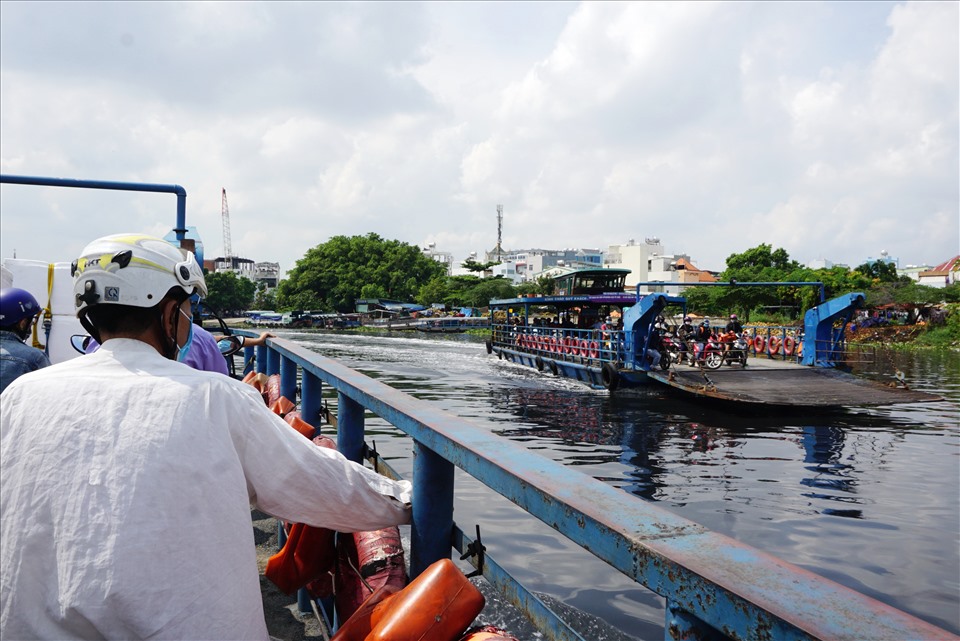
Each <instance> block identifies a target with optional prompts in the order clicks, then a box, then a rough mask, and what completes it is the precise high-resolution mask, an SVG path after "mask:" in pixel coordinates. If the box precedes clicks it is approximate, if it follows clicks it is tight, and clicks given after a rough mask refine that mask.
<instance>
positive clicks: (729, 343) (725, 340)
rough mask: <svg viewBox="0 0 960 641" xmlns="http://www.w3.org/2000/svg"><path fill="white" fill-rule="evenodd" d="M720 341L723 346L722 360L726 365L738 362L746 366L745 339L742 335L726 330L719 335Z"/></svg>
mask: <svg viewBox="0 0 960 641" xmlns="http://www.w3.org/2000/svg"><path fill="white" fill-rule="evenodd" d="M720 343H721V345H722V346H723V348H724V352H723V360H724V362H725V363H726V364H727V365H731V366H732V365H733V364H734V363H736V364H739V365H740V366H741V367H746V366H747V339H746V338H744V335H743V334H742V333H741V334H736V333H734V332H727V333H725V334H723V335H722V336H720Z"/></svg>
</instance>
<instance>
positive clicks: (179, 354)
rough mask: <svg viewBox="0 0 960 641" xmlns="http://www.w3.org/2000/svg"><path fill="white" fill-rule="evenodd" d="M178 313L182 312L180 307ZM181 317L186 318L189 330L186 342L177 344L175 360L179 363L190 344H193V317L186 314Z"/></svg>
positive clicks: (187, 351) (184, 356) (188, 350)
mask: <svg viewBox="0 0 960 641" xmlns="http://www.w3.org/2000/svg"><path fill="white" fill-rule="evenodd" d="M180 313H181V314H183V310H182V309H181V310H180ZM183 317H184V318H186V319H187V326H188V327H189V330H188V331H187V342H185V343H184V344H183V347H180V346H179V345H178V346H177V360H178V361H180V362H181V363H182V362H183V361H184V359H186V358H187V354H188V353H189V352H190V346H191V345H192V344H193V319H192V318H190V317H189V316H187V315H186V314H183Z"/></svg>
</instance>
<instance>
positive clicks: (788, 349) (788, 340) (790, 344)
mask: <svg viewBox="0 0 960 641" xmlns="http://www.w3.org/2000/svg"><path fill="white" fill-rule="evenodd" d="M794 347H796V341H794V340H793V336H785V337H784V339H783V353H784V354H785V355H786V356H793V348H794Z"/></svg>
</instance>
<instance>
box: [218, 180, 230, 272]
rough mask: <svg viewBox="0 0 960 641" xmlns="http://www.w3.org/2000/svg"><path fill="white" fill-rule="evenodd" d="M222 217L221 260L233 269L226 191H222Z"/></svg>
mask: <svg viewBox="0 0 960 641" xmlns="http://www.w3.org/2000/svg"><path fill="white" fill-rule="evenodd" d="M220 213H221V215H222V217H223V259H224V261H225V262H226V263H227V264H229V265H230V266H231V267H233V248H232V247H231V246H230V208H229V207H227V190H226V188H224V189H223V199H222V201H221V205H220Z"/></svg>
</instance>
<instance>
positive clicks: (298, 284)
mask: <svg viewBox="0 0 960 641" xmlns="http://www.w3.org/2000/svg"><path fill="white" fill-rule="evenodd" d="M465 265H466V266H467V267H468V268H472V271H473V272H474V273H472V274H469V275H466V276H447V274H446V271H445V269H444V266H443V265H441V264H440V263H437V262H435V261H434V260H432V259H431V258H429V257H428V256H426V255H424V253H423V252H422V251H421V250H420V249H419V248H418V247H415V246H413V245H409V244H407V243H403V242H400V241H397V240H385V239H383V238H381V237H380V236H378V235H377V234H375V233H369V234H367V235H365V236H350V237H348V236H334V237H333V238H331V239H330V240H329V241H327V242H325V243H322V244H320V245H317V246H316V247H314V248H312V249H310V250H309V251H308V252H307V253H306V255H305V256H304V257H303V258H301V259H300V260H298V261H297V263H296V266H295V267H294V268H293V269H292V270H291V271H290V272H289V274H288V276H287V278H286V279H285V280H283V281H282V282H281V283H280V286H279V287H278V289H277V290H276V297H275V299H273V300H271V298H270V297H269V296H265V295H264V293H263V292H257V291H256V288H255V287H254V286H253V284H252V283H250V282H249V281H247V280H246V279H244V278H238V277H237V276H236V275H234V274H232V273H216V274H209V275H208V276H207V285H208V287H209V289H210V295H209V296H208V298H207V302H208V304H209V305H210V306H211V307H213V308H214V309H217V310H221V311H224V310H245V309H250V305H251V304H255V303H256V304H257V307H258V308H259V309H270V308H272V307H273V305H272V303H275V304H276V309H277V310H278V311H281V312H283V311H290V310H294V309H301V310H313V311H322V312H341V313H349V312H352V311H354V309H355V304H356V300H357V299H358V298H388V299H394V300H399V301H404V302H408V301H415V302H417V303H419V304H421V305H425V306H430V305H433V304H437V303H442V304H444V305H446V307H447V308H448V309H457V308H459V307H486V306H487V304H488V302H489V301H490V300H491V299H496V298H515V297H517V296H519V295H521V294H551V293H552V287H553V283H552V281H551V280H550V279H549V278H540V279H537V280H536V281H534V282H527V283H523V284H521V285H519V286H514V285H513V284H512V283H511V282H510V281H509V280H507V279H505V278H502V277H487V278H484V277H482V276H480V275H478V274H480V273H482V271H483V270H484V269H487V268H489V267H490V266H491V264H489V263H476V262H475V261H468V263H465ZM718 280H720V281H725V282H732V281H736V282H740V283H744V282H771V283H783V282H821V283H823V286H824V294H825V296H826V298H828V299H829V298H833V297H836V296H840V295H842V294H846V293H850V292H864V293H865V294H866V296H867V306H868V307H877V306H882V305H890V304H894V305H921V306H924V305H926V306H931V305H940V304H943V303H948V304H951V303H952V305H949V307H948V314H947V324H946V325H945V326H941V327H931V328H929V329H928V330H927V331H924V332H923V333H922V334H923V339H922V340H921V339H920V338H918V340H917V343H918V344H921V343H923V342H927V343H931V342H932V343H931V344H956V343H957V342H958V341H960V311H958V308H960V305H957V304H956V303H960V284H957V283H955V284H952V285H950V286H948V287H945V288H937V287H927V286H924V285H919V284H917V283H916V282H914V281H913V280H911V279H909V278H907V277H898V276H897V271H896V268H895V267H894V266H893V265H892V264H889V263H885V262H882V261H874V262H870V263H864V264H862V265H860V266H858V267H856V268H855V269H849V268H847V267H843V266H835V267H831V268H829V269H809V268H806V267H803V266H801V265H800V264H799V263H798V262H797V261H795V260H792V259H791V258H790V256H789V255H788V254H787V252H786V250H784V249H782V248H777V249H774V248H773V247H772V246H771V245H767V244H761V245H758V246H757V247H754V248H751V249H748V250H746V251H744V252H742V253H739V254H730V256H728V257H727V260H726V268H725V269H724V270H723V271H722V272H721V273H720V274H719V275H718ZM247 285H249V286H247ZM683 294H684V296H686V298H687V308H688V310H690V311H691V312H695V313H697V314H701V315H711V316H726V315H729V314H731V313H736V314H738V315H739V316H740V317H741V319H742V320H743V321H744V322H775V323H783V324H790V323H793V322H797V321H799V319H801V318H802V317H803V314H804V312H805V311H806V310H807V309H810V308H811V307H813V306H815V305H817V304H818V303H819V302H820V290H819V287H815V286H793V285H784V286H781V287H776V286H775V287H689V288H686V289H685V290H684V291H683Z"/></svg>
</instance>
